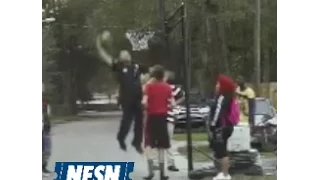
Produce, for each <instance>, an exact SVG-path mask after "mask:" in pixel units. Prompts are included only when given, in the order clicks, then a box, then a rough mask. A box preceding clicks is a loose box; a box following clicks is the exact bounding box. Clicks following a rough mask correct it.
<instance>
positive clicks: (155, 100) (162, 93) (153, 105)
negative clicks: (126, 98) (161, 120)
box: [145, 82, 172, 115]
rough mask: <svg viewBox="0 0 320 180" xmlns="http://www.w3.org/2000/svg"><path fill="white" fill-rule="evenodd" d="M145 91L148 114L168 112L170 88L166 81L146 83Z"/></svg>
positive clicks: (170, 95)
mask: <svg viewBox="0 0 320 180" xmlns="http://www.w3.org/2000/svg"><path fill="white" fill-rule="evenodd" d="M145 93H146V95H147V96H148V101H147V112H148V114H150V115H163V114H167V113H168V110H169V109H168V102H169V99H170V98H172V90H171V88H170V86H169V84H168V83H166V82H153V83H150V84H147V85H146V88H145Z"/></svg>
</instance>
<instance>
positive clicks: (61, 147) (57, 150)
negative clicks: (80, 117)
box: [46, 116, 187, 180]
mask: <svg viewBox="0 0 320 180" xmlns="http://www.w3.org/2000/svg"><path fill="white" fill-rule="evenodd" d="M119 121H120V116H118V117H116V116H112V117H101V118H93V119H88V120H85V121H75V122H70V123H66V124H59V125H56V126H53V129H52V141H53V149H52V156H51V159H50V163H49V166H48V168H49V169H50V170H53V169H54V164H55V162H57V161H60V162H61V161H62V162H65V161H133V162H135V166H134V172H133V173H132V174H131V178H132V179H142V177H143V176H145V175H147V168H146V167H147V165H146V160H145V158H144V156H143V155H140V154H138V153H137V152H136V151H135V149H134V148H133V147H131V143H130V142H131V140H132V131H131V132H130V134H129V136H128V138H127V140H126V141H127V146H128V150H127V152H124V151H122V150H120V149H119V146H118V142H117V141H116V138H115V137H116V133H117V130H118V126H119ZM176 161H177V166H179V168H180V169H181V170H180V172H177V173H171V172H168V175H169V176H170V179H175V180H179V179H187V170H186V168H187V163H186V160H185V159H184V158H183V157H181V156H177V159H176ZM46 179H53V177H49V178H46ZM154 179H155V180H157V179H159V177H158V175H156V177H155V178H154Z"/></svg>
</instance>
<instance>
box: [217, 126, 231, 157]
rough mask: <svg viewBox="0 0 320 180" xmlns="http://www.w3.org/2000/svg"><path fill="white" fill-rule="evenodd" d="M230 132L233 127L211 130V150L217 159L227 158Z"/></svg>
mask: <svg viewBox="0 0 320 180" xmlns="http://www.w3.org/2000/svg"><path fill="white" fill-rule="evenodd" d="M232 132H233V126H228V127H223V128H214V129H213V150H214V156H215V157H216V158H217V159H221V158H224V157H227V156H228V150H227V143H228V139H229V137H230V136H231V135H232Z"/></svg>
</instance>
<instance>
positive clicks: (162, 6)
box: [157, 0, 165, 32]
mask: <svg viewBox="0 0 320 180" xmlns="http://www.w3.org/2000/svg"><path fill="white" fill-rule="evenodd" d="M157 1H158V8H159V24H160V28H161V30H162V32H164V31H165V29H164V28H165V25H164V23H165V2H164V0H157Z"/></svg>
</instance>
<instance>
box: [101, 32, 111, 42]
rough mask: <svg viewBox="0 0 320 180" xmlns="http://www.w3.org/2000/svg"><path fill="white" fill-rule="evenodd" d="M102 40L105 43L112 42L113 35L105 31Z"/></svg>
mask: <svg viewBox="0 0 320 180" xmlns="http://www.w3.org/2000/svg"><path fill="white" fill-rule="evenodd" d="M101 40H102V41H103V42H105V41H108V40H111V33H110V32H109V31H103V32H102V34H101Z"/></svg>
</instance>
